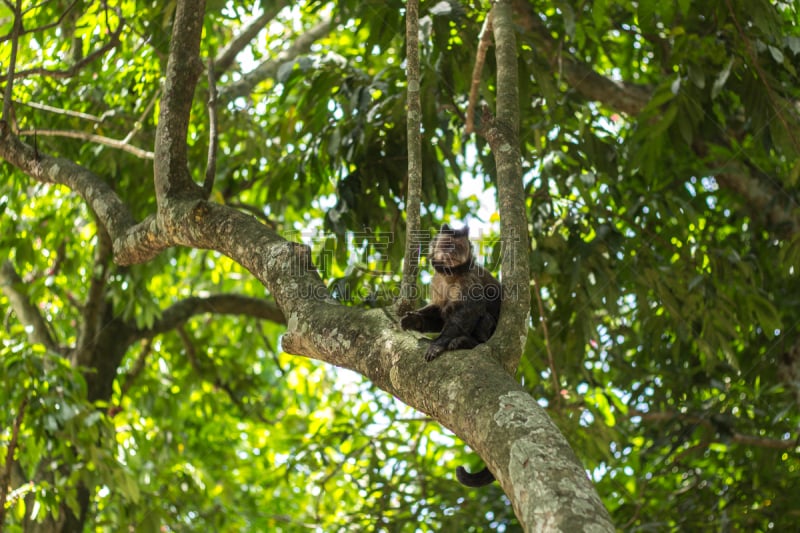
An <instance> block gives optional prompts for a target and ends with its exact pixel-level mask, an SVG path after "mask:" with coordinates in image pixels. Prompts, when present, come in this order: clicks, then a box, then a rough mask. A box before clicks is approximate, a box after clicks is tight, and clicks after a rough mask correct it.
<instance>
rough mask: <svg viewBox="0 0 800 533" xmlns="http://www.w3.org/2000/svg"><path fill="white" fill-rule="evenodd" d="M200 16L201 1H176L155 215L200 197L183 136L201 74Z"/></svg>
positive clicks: (159, 130)
mask: <svg viewBox="0 0 800 533" xmlns="http://www.w3.org/2000/svg"><path fill="white" fill-rule="evenodd" d="M204 13H205V1H204V0H182V1H179V2H178V7H177V9H176V11H175V22H174V24H173V30H172V39H171V41H170V46H169V60H168V62H167V75H166V81H165V82H164V95H163V97H162V99H161V113H160V114H159V117H158V127H157V128H156V145H155V162H154V165H153V167H154V174H155V185H156V201H157V202H158V210H159V215H161V214H162V210H163V209H165V208H168V207H169V202H170V201H171V200H173V199H178V198H184V199H185V198H197V199H199V198H200V197H201V195H202V191H201V188H200V187H199V186H198V185H197V184H195V183H194V181H192V178H191V175H190V173H189V162H188V158H187V149H186V136H187V132H188V130H189V118H190V112H191V110H192V101H193V99H194V89H195V86H196V85H197V78H198V76H199V75H200V73H201V72H202V70H203V64H202V63H201V61H200V34H201V33H202V31H203V15H204Z"/></svg>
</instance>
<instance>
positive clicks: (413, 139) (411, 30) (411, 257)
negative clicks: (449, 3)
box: [398, 0, 422, 314]
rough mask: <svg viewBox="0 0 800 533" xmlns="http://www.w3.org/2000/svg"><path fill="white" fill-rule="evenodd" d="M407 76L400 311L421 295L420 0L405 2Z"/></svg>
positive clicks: (404, 309) (406, 309)
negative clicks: (419, 282) (406, 145)
mask: <svg viewBox="0 0 800 533" xmlns="http://www.w3.org/2000/svg"><path fill="white" fill-rule="evenodd" d="M406 78H407V80H408V115H407V116H406V132H407V137H408V186H407V187H406V251H405V260H404V261H403V277H402V280H401V283H400V300H399V302H398V313H399V314H403V312H404V311H408V310H411V309H412V308H413V307H414V306H415V304H416V301H417V299H418V292H417V274H418V270H419V256H420V245H421V242H422V241H421V239H420V237H421V236H422V235H421V232H420V218H419V216H420V201H421V198H422V194H421V190H422V135H421V133H420V121H421V120H422V106H421V104H420V72H419V0H408V2H406Z"/></svg>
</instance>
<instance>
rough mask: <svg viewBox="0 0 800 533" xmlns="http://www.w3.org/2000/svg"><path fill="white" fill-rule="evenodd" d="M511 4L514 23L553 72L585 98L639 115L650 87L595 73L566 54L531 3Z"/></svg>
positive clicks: (519, 0) (518, 0)
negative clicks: (526, 35) (532, 43)
mask: <svg viewBox="0 0 800 533" xmlns="http://www.w3.org/2000/svg"><path fill="white" fill-rule="evenodd" d="M512 4H513V9H514V23H515V24H517V25H519V26H520V27H522V29H524V30H525V31H526V32H527V34H528V36H530V37H531V38H532V39H534V40H535V41H536V46H537V49H536V52H537V55H538V56H539V57H542V58H544V59H545V60H547V61H548V62H549V63H550V66H551V67H552V68H553V70H554V71H556V72H559V73H560V74H561V75H562V76H563V77H564V80H565V81H566V82H567V83H568V84H569V85H570V86H571V87H572V88H574V89H575V90H576V91H577V92H578V93H580V94H581V95H582V96H583V97H584V98H586V99H588V100H592V101H595V102H600V103H602V104H603V105H606V106H608V107H610V108H611V109H614V110H617V111H619V112H621V113H626V114H629V115H637V114H639V113H640V112H641V111H642V109H644V107H645V106H646V105H647V103H648V102H649V101H650V97H651V95H652V88H650V87H649V86H646V85H638V84H633V83H627V82H617V81H614V80H611V79H609V78H606V77H605V76H602V75H600V74H598V73H597V72H595V71H594V69H593V68H592V67H591V66H590V65H586V64H584V63H581V62H579V61H577V60H575V58H573V57H572V56H570V55H569V54H565V53H564V52H563V51H562V50H561V49H560V45H559V43H558V42H556V41H555V40H554V39H553V37H552V36H551V34H550V31H549V30H548V29H547V28H546V27H545V26H544V25H543V24H542V21H541V19H540V18H539V16H538V14H537V13H536V12H535V11H534V9H533V6H532V5H531V4H530V2H528V1H527V0H512Z"/></svg>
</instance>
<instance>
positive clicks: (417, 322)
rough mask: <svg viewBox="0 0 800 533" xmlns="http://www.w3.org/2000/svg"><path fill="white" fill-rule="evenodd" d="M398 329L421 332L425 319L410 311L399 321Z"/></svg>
mask: <svg viewBox="0 0 800 533" xmlns="http://www.w3.org/2000/svg"><path fill="white" fill-rule="evenodd" d="M400 327H401V328H403V329H413V330H414V331H422V330H423V329H424V327H425V319H424V318H423V316H422V315H421V314H419V313H417V312H416V311H411V312H409V313H408V314H406V316H404V317H403V318H401V319H400Z"/></svg>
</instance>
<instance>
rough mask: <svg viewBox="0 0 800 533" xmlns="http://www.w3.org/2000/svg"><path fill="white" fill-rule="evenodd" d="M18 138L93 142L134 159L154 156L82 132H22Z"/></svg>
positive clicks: (114, 141)
mask: <svg viewBox="0 0 800 533" xmlns="http://www.w3.org/2000/svg"><path fill="white" fill-rule="evenodd" d="M19 135H20V136H23V135H41V136H45V137H69V138H71V139H81V140H83V141H88V142H94V143H97V144H102V145H105V146H109V147H111V148H116V149H118V150H122V151H123V152H128V153H130V154H133V155H135V156H136V157H140V158H142V159H150V160H152V159H153V158H154V157H155V155H154V154H153V152H148V151H147V150H142V149H141V148H139V147H136V146H131V145H130V144H127V143H126V142H125V141H118V140H117V139H111V138H110V137H105V136H103V135H95V134H94V133H85V132H82V131H73V130H23V131H20V132H19Z"/></svg>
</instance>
